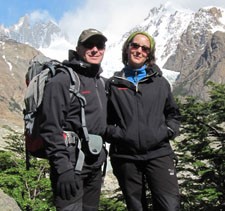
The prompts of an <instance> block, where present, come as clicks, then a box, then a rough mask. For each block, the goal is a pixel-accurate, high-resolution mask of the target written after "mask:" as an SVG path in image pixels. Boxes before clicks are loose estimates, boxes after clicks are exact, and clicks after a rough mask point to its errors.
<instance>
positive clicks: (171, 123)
mask: <svg viewBox="0 0 225 211" xmlns="http://www.w3.org/2000/svg"><path fill="white" fill-rule="evenodd" d="M164 114H165V117H166V124H167V127H168V135H169V138H171V139H174V138H175V137H176V136H178V135H179V128H180V120H181V115H180V111H179V108H178V105H177V104H176V102H175V99H174V97H173V95H172V92H171V88H170V85H169V93H168V97H167V100H166V104H165V109H164Z"/></svg>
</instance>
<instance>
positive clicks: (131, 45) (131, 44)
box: [130, 42, 150, 54]
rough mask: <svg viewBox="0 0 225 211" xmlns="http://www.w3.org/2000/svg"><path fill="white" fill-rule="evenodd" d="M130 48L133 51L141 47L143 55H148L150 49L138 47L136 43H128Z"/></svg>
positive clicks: (143, 46)
mask: <svg viewBox="0 0 225 211" xmlns="http://www.w3.org/2000/svg"><path fill="white" fill-rule="evenodd" d="M130 47H131V48H132V49H135V50H137V49H139V48H140V47H141V50H142V51H143V52H145V53H147V54H149V53H150V48H149V47H147V46H145V45H139V44H138V43H135V42H131V43H130Z"/></svg>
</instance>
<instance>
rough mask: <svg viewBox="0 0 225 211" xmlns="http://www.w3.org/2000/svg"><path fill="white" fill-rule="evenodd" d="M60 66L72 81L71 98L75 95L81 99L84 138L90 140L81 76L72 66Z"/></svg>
mask: <svg viewBox="0 0 225 211" xmlns="http://www.w3.org/2000/svg"><path fill="white" fill-rule="evenodd" d="M59 68H64V69H65V70H66V71H67V73H68V74H69V77H70V81H71V83H70V90H69V91H70V93H71V98H72V97H73V96H76V97H77V99H78V100H79V103H80V106H81V124H82V130H83V135H84V139H85V140H86V141H89V135H88V130H87V125H86V118H85V106H86V104H87V102H86V99H85V97H84V96H83V95H82V94H81V93H80V78H79V76H78V74H77V73H76V72H75V71H74V70H73V69H72V68H71V67H68V66H65V65H62V67H59Z"/></svg>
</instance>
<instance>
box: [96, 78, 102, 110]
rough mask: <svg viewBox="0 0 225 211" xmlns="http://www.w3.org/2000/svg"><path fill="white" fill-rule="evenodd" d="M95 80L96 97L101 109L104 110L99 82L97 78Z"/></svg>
mask: <svg viewBox="0 0 225 211" xmlns="http://www.w3.org/2000/svg"><path fill="white" fill-rule="evenodd" d="M94 80H95V89H96V95H97V98H98V101H99V105H100V108H101V110H102V109H103V105H102V101H101V98H100V94H99V90H98V84H97V80H96V78H95V79H94Z"/></svg>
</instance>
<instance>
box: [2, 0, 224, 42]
mask: <svg viewBox="0 0 225 211" xmlns="http://www.w3.org/2000/svg"><path fill="white" fill-rule="evenodd" d="M0 1H1V6H0V25H3V26H4V27H9V26H12V25H14V24H16V23H18V21H19V18H20V17H22V16H24V15H25V14H33V16H32V17H34V18H37V17H38V18H42V19H46V18H49V17H51V18H52V19H53V20H55V21H56V22H57V23H58V24H59V25H60V27H61V29H62V30H64V31H65V32H66V33H67V34H68V35H69V37H70V38H71V39H73V40H74V42H75V40H76V39H77V37H78V35H79V34H80V32H81V31H82V30H83V29H85V28H96V29H99V30H101V31H102V32H103V33H105V34H106V36H110V38H111V40H113V39H115V40H116V39H118V37H121V35H123V34H124V33H125V32H127V31H128V30H130V29H131V28H133V27H134V26H135V25H137V24H139V23H140V22H142V21H143V20H144V18H146V17H147V16H148V13H149V11H150V9H152V8H153V7H159V6H160V4H165V3H168V2H170V3H169V4H170V5H171V7H172V8H175V9H177V8H178V9H188V10H192V11H197V10H198V9H199V8H202V7H206V6H220V7H223V8H225V1H224V0H213V1H212V0H188V1H185V0H170V1H167V0H0Z"/></svg>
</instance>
